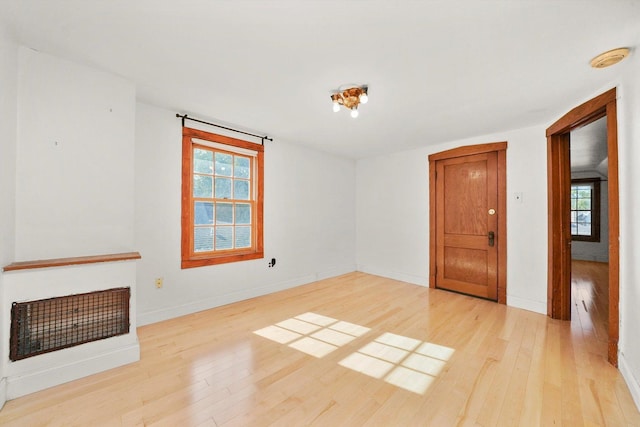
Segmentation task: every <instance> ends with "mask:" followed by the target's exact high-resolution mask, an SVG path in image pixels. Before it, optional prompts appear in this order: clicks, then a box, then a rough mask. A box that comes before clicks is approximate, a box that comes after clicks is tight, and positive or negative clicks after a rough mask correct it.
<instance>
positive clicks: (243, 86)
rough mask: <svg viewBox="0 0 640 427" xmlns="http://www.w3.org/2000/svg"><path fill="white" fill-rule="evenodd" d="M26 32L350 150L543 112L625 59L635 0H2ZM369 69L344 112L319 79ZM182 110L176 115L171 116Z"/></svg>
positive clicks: (246, 122)
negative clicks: (356, 106) (355, 111)
mask: <svg viewBox="0 0 640 427" xmlns="http://www.w3.org/2000/svg"><path fill="white" fill-rule="evenodd" d="M0 11H1V12H0V23H2V24H3V25H4V26H5V27H7V29H8V32H9V33H10V34H13V36H14V37H15V39H16V40H17V41H18V42H19V43H21V44H24V45H26V46H28V47H31V48H33V49H36V50H39V51H41V52H47V53H51V54H54V55H56V56H59V57H62V58H68V59H71V60H74V61H77V62H81V63H84V64H87V65H90V66H93V67H96V68H99V69H104V70H107V71H109V72H112V73H115V74H117V75H121V76H123V77H124V78H126V79H127V80H130V81H132V82H134V83H135V84H136V87H137V91H138V98H139V99H140V100H142V101H143V102H148V103H151V104H155V105H159V106H163V107H166V108H169V109H170V110H172V111H175V112H181V113H184V112H187V113H189V114H190V115H193V116H194V117H199V118H203V119H208V120H217V121H219V122H221V123H226V124H233V125H236V126H238V127H241V128H243V129H246V130H249V131H256V132H260V133H266V134H268V135H270V136H273V137H274V138H275V140H276V143H277V141H278V139H281V140H286V141H288V142H292V143H298V144H306V145H309V146H313V147H316V148H318V149H321V150H324V151H328V152H333V153H336V154H340V155H344V156H348V157H352V158H361V157H366V156H370V155H377V154H382V153H389V152H394V151H400V150H404V149H409V148H413V147H417V146H423V145H428V144H435V143H439V142H444V141H449V140H454V139H460V138H464V137H470V136H476V135H482V134H488V133H492V132H497V131H504V130H508V129H514V128H521V127H526V126H530V125H536V124H545V125H546V124H550V123H551V122H553V121H555V120H556V119H557V118H558V117H559V116H560V115H562V114H564V113H565V112H566V111H568V110H569V109H570V108H572V107H573V106H575V105H576V104H577V103H579V102H582V101H583V100H585V99H586V97H588V96H591V95H593V94H594V92H595V91H598V90H601V89H602V90H605V89H608V88H609V87H606V85H609V84H610V82H612V81H615V76H616V75H617V74H618V73H619V72H620V71H621V69H622V67H625V66H626V64H625V63H624V62H623V63H621V64H618V65H617V66H615V67H611V68H609V69H602V70H594V69H592V68H590V67H589V61H590V59H591V58H592V57H594V56H595V55H597V54H599V53H601V52H603V51H605V50H609V49H612V48H616V47H620V46H630V47H633V46H636V45H638V44H639V43H640V1H638V0H496V1H491V0H484V1H479V0H446V1H426V0H425V1H376V0H369V1H357V0H341V1H331V0H322V1H304V0H297V1H276V0H256V1H240V0H236V1H215V0H182V1H168V0H167V1H160V0H109V1H107V0H0ZM345 83H363V84H364V83H366V84H368V85H369V88H370V89H369V95H370V96H369V103H368V104H366V105H363V106H362V107H361V108H360V117H358V118H357V119H352V118H351V117H350V116H349V114H348V113H347V112H346V111H341V112H340V113H333V112H332V110H331V101H330V98H329V95H330V92H331V91H332V90H333V89H336V88H337V87H338V86H340V85H343V84H345ZM176 120H177V119H176Z"/></svg>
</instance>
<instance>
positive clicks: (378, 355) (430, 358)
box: [339, 333, 455, 394]
mask: <svg viewBox="0 0 640 427" xmlns="http://www.w3.org/2000/svg"><path fill="white" fill-rule="evenodd" d="M454 352H455V350H454V349H452V348H449V347H444V346H441V345H437V344H433V343H429V342H422V341H420V340H417V339H414V338H409V337H404V336H402V335H396V334H392V333H385V334H383V335H381V336H379V337H378V338H377V339H376V340H374V341H372V342H370V343H368V344H367V345H365V346H364V347H362V348H361V349H360V350H358V351H357V352H356V353H352V354H350V355H349V356H347V357H346V358H345V359H343V360H341V361H340V362H339V364H340V365H341V366H344V367H345V368H349V369H352V370H354V371H356V372H360V373H362V374H365V375H368V376H370V377H373V378H377V379H384V381H385V382H387V383H389V384H393V385H395V386H396V387H400V388H403V389H405V390H408V391H411V392H413V393H417V394H424V393H425V392H426V391H427V389H428V388H429V386H430V385H431V383H432V382H433V381H434V380H435V379H436V377H437V376H438V375H439V374H440V372H442V369H443V368H444V367H445V365H446V363H447V361H448V360H449V359H450V358H451V356H452V355H453V353H454Z"/></svg>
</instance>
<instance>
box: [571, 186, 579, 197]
mask: <svg viewBox="0 0 640 427" xmlns="http://www.w3.org/2000/svg"><path fill="white" fill-rule="evenodd" d="M576 197H578V188H577V187H575V186H573V187H571V198H572V199H575V198H576Z"/></svg>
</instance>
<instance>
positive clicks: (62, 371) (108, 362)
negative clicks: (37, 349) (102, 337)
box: [0, 340, 140, 399]
mask: <svg viewBox="0 0 640 427" xmlns="http://www.w3.org/2000/svg"><path fill="white" fill-rule="evenodd" d="M139 360H140V344H139V342H138V341H137V340H136V342H135V344H132V345H129V346H128V347H124V348H118V349H116V350H114V351H111V352H109V353H103V354H100V355H98V356H96V357H89V358H86V359H84V360H78V361H74V362H73V363H70V364H67V365H62V366H54V367H52V368H48V369H43V370H41V371H38V372H30V373H28V374H25V375H21V376H16V377H13V378H9V379H8V380H7V381H6V386H5V393H4V397H5V399H16V398H18V397H21V396H25V395H27V394H30V393H35V392H37V391H40V390H44V389H46V388H49V387H53V386H56V385H59V384H63V383H66V382H69V381H73V380H77V379H79V378H83V377H86V376H89V375H93V374H97V373H99V372H102V371H106V370H108V369H113V368H117V367H119V366H123V365H127V364H129V363H133V362H137V361H139ZM3 381H4V379H3ZM0 393H1V391H0ZM0 397H2V396H0Z"/></svg>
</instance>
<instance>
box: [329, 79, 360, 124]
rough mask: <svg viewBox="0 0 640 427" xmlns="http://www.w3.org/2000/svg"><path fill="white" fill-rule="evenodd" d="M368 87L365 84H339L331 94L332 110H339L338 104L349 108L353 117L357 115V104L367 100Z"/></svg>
mask: <svg viewBox="0 0 640 427" xmlns="http://www.w3.org/2000/svg"><path fill="white" fill-rule="evenodd" d="M368 91H369V87H368V86H367V85H362V86H355V85H346V86H340V88H339V89H338V90H337V91H336V92H333V93H332V94H331V101H333V112H334V113H337V112H338V111H340V106H341V105H342V106H343V107H345V108H348V109H349V110H351V117H353V118H354V119H355V118H356V117H358V105H360V104H366V103H367V101H368V100H369V95H368Z"/></svg>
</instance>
